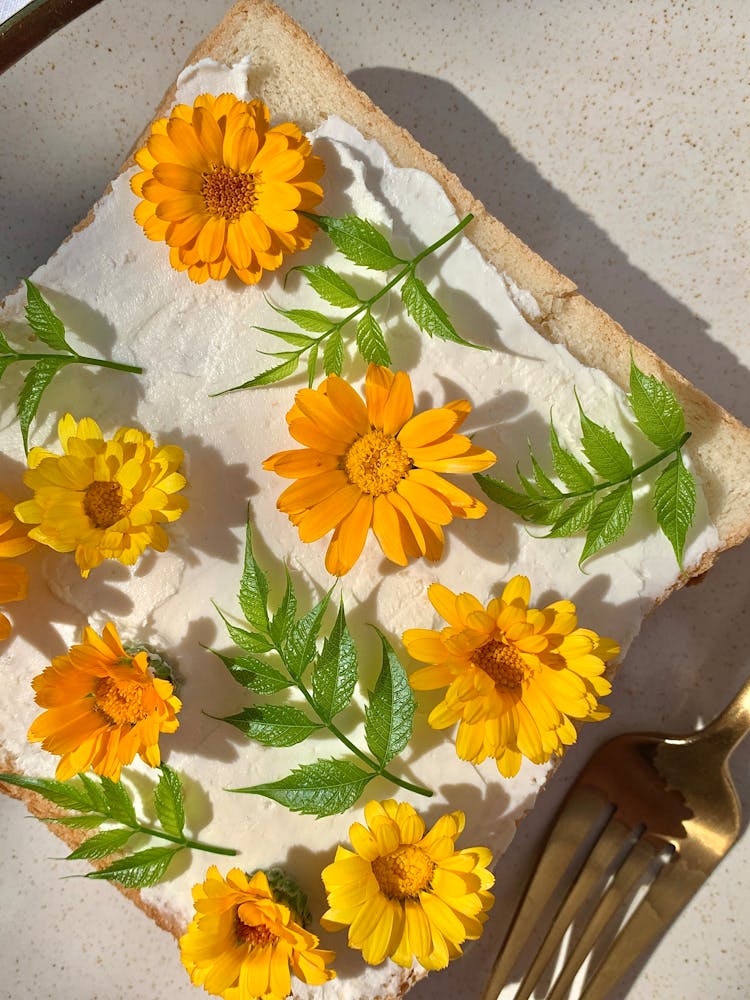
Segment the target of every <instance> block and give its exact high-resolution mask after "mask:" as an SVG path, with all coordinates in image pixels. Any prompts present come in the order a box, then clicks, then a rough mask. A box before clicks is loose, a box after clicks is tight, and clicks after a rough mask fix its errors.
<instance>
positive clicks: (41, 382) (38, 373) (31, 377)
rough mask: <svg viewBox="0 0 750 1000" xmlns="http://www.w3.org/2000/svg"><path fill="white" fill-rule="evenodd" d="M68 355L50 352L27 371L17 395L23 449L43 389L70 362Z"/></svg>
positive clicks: (26, 445) (26, 443)
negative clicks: (63, 355)
mask: <svg viewBox="0 0 750 1000" xmlns="http://www.w3.org/2000/svg"><path fill="white" fill-rule="evenodd" d="M70 360H71V359H70V358H69V357H61V356H60V355H54V354H51V355H50V356H49V357H48V358H42V359H41V360H40V361H37V363H36V364H35V365H34V366H33V367H32V368H31V369H30V370H29V371H28V372H27V374H26V378H25V379H24V380H23V385H22V387H21V392H20V394H19V396H18V422H19V424H20V425H21V437H22V438H23V447H24V451H25V452H27V453H28V450H29V427H31V421H32V420H33V419H34V417H35V416H36V412H37V410H38V409H39V403H40V402H41V399H42V395H43V394H44V390H45V389H46V388H47V386H48V385H49V384H50V382H51V381H52V379H53V378H54V377H55V375H56V374H57V372H59V370H60V369H61V368H63V367H64V366H65V365H67V364H68V363H69V362H70Z"/></svg>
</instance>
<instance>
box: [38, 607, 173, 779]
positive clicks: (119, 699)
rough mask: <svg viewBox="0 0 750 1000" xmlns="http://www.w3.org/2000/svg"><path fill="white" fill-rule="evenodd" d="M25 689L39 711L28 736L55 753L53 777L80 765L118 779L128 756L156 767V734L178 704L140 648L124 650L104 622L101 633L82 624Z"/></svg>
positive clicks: (164, 729)
mask: <svg viewBox="0 0 750 1000" xmlns="http://www.w3.org/2000/svg"><path fill="white" fill-rule="evenodd" d="M32 686H33V688H34V690H35V691H36V697H35V699H34V700H35V701H36V703H37V705H39V706H40V707H41V708H43V709H44V710H45V711H44V712H42V714H41V715H40V716H38V717H37V719H36V720H35V721H34V722H33V723H32V725H31V728H30V729H29V732H28V740H29V742H30V743H41V744H42V749H43V750H47V751H49V753H52V754H56V755H58V756H59V757H60V763H59V764H58V765H57V771H56V772H55V777H56V778H57V779H58V780H59V781H66V780H67V779H68V778H72V777H73V775H75V774H79V773H81V772H82V771H88V770H91V771H94V772H95V773H96V774H99V775H102V776H103V777H106V778H111V779H112V781H119V779H120V769H121V768H122V767H123V766H124V765H126V764H130V763H131V762H132V761H133V759H134V758H135V755H136V754H138V755H139V756H140V757H141V759H142V760H143V761H145V763H146V764H148V765H150V766H151V767H159V765H160V763H161V754H160V752H159V735H160V734H161V733H173V732H175V730H176V729H177V728H178V726H179V722H178V721H177V713H178V712H179V711H180V708H181V707H182V703H181V702H180V700H179V698H177V697H176V696H175V694H174V690H173V688H172V685H171V683H170V682H169V681H167V680H162V679H160V678H158V677H153V676H152V674H151V672H150V671H149V669H148V653H147V652H146V651H143V652H140V653H134V654H132V655H131V654H128V653H127V652H126V651H125V649H124V647H123V645H122V642H121V641H120V637H119V635H118V634H117V630H116V629H115V627H114V625H112V624H107V625H106V626H105V628H104V632H103V633H102V635H101V637H100V636H98V635H97V634H96V632H94V630H93V629H92V628H88V627H86V628H84V630H83V638H82V641H81V643H80V644H79V645H75V646H71V648H70V649H69V650H68V652H67V653H66V654H65V655H64V656H56V657H55V658H54V660H53V661H52V663H51V664H50V666H48V667H46V668H45V669H44V670H43V671H42V673H41V674H39V675H38V676H37V677H35V678H34V680H33V682H32Z"/></svg>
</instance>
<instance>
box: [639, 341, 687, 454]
mask: <svg viewBox="0 0 750 1000" xmlns="http://www.w3.org/2000/svg"><path fill="white" fill-rule="evenodd" d="M628 400H629V402H630V405H631V407H632V409H633V413H634V414H635V419H636V420H637V422H638V426H639V427H640V429H641V430H642V431H643V433H644V434H645V435H646V437H647V438H648V439H649V441H652V442H653V443H654V444H655V445H657V447H659V448H675V447H677V445H678V444H679V443H680V439H681V438H682V435H683V434H684V433H685V416H684V414H683V412H682V408H681V406H680V404H679V403H678V402H677V398H676V396H675V394H674V393H673V392H672V390H671V389H670V388H669V387H668V386H666V385H665V384H664V383H663V382H661V381H660V380H659V379H658V378H656V377H655V376H654V375H645V374H644V373H643V372H642V371H641V370H640V368H638V366H637V365H636V363H635V361H633V360H632V358H631V360H630V395H629V396H628Z"/></svg>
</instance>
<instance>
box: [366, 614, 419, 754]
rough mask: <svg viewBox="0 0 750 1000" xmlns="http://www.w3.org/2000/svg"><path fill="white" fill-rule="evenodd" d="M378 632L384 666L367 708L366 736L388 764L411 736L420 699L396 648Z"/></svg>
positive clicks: (371, 746) (374, 751)
mask: <svg viewBox="0 0 750 1000" xmlns="http://www.w3.org/2000/svg"><path fill="white" fill-rule="evenodd" d="M376 631H377V629H376ZM378 635H379V636H380V641H381V643H382V645H383V666H382V668H381V670H380V674H379V675H378V679H377V681H376V682H375V688H374V690H373V691H372V692H371V693H370V704H369V705H368V706H367V708H366V709H365V738H366V739H367V745H368V747H369V748H370V750H371V752H372V753H373V754H374V755H375V757H377V759H378V761H379V762H380V764H381V765H383V766H385V765H386V764H387V763H388V761H390V760H393V758H394V757H395V756H396V754H398V753H400V752H401V751H402V750H403V749H404V747H405V746H406V744H407V743H408V742H409V740H410V738H411V734H412V728H413V724H414V712H415V709H416V702H415V700H414V695H413V693H412V689H411V686H410V684H409V679H408V677H407V676H406V671H405V670H404V668H403V666H402V665H401V663H400V661H399V659H398V657H397V656H396V654H395V653H394V651H393V648H392V647H391V645H390V643H389V642H388V640H387V639H386V638H385V636H384V635H383V634H382V633H381V632H378Z"/></svg>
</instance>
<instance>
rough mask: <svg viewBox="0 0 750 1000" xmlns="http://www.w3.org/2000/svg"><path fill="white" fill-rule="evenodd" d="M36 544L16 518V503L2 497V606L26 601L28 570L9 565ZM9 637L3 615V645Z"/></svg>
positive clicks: (0, 636) (0, 632)
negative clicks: (14, 514)
mask: <svg viewBox="0 0 750 1000" xmlns="http://www.w3.org/2000/svg"><path fill="white" fill-rule="evenodd" d="M33 547H34V542H33V541H32V539H30V538H29V536H28V534H27V533H26V530H25V529H23V528H21V526H20V525H19V523H18V521H17V520H16V518H15V517H14V516H13V502H12V501H11V500H9V499H8V497H6V496H5V494H4V493H0V605H3V604H9V603H10V602H11V601H22V600H23V599H24V598H25V597H26V593H27V590H28V585H29V576H28V573H27V572H26V568H25V566H21V565H20V564H19V563H12V562H6V560H7V559H13V558H14V557H15V556H20V555H23V554H24V552H28V551H29V549H33ZM9 635H10V622H9V621H8V619H7V617H6V616H5V615H4V614H2V612H0V641H2V640H3V639H7V638H8V636H9Z"/></svg>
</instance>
